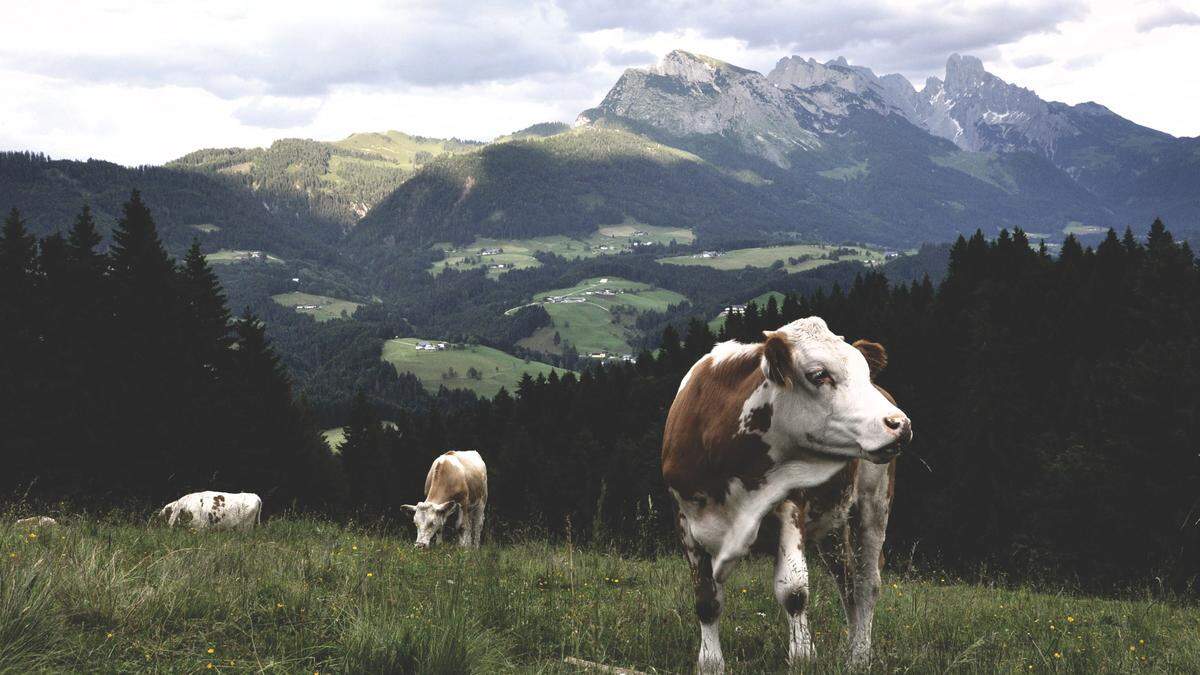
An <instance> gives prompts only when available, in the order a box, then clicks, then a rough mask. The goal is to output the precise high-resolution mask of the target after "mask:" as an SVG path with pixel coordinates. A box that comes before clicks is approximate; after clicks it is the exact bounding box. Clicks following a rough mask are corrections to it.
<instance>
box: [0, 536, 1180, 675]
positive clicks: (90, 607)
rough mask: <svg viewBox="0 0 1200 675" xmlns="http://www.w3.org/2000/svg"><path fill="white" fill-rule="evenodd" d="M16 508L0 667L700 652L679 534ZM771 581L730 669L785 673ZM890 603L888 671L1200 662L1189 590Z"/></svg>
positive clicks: (739, 618)
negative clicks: (677, 546)
mask: <svg viewBox="0 0 1200 675" xmlns="http://www.w3.org/2000/svg"><path fill="white" fill-rule="evenodd" d="M56 515H57V514H56ZM14 517H15V516H14ZM12 520H13V517H6V518H5V519H4V523H3V524H0V570H2V572H0V672H6V673H7V672H113V673H116V672H209V671H220V672H230V673H267V672H269V673H301V672H304V673H314V672H320V673H327V672H335V673H349V672H356V673H366V672H370V673H417V672H420V673H497V672H518V673H580V672H584V671H582V670H579V669H577V668H575V667H573V666H570V665H567V664H565V663H564V658H566V657H571V658H578V659H584V660H587V661H591V662H595V663H602V664H606V665H610V666H621V667H626V668H635V669H637V670H640V671H642V672H646V673H687V672H690V671H691V670H692V669H693V668H694V659H695V656H696V650H697V648H698V637H699V630H698V628H697V624H696V619H695V614H694V611H693V609H692V607H693V597H692V592H691V580H690V574H689V572H688V569H687V566H686V564H685V563H684V561H683V558H682V556H680V555H678V554H675V553H670V554H665V555H663V556H662V557H660V558H657V559H647V558H637V559H631V558H626V557H622V556H620V555H618V554H616V553H614V552H612V551H609V550H603V549H601V550H575V549H572V548H571V547H569V546H567V545H565V544H559V545H551V544H545V543H518V544H512V545H503V546H497V545H494V544H490V543H489V544H486V545H485V546H484V547H483V548H482V549H480V550H478V551H463V550H461V549H458V548H456V547H451V546H440V547H436V548H434V549H431V550H428V551H417V550H414V549H413V548H412V533H411V531H410V530H411V526H406V525H401V524H400V523H395V526H396V530H395V531H394V532H392V533H391V534H385V533H382V532H380V531H379V530H374V529H372V530H364V529H360V528H356V527H347V526H342V525H337V524H333V523H328V522H320V521H311V520H298V519H273V520H270V521H268V522H267V523H266V524H265V525H264V526H263V527H262V528H260V529H258V530H256V531H253V532H250V533H227V532H226V533H222V532H214V533H207V534H200V533H191V532H187V531H182V530H166V529H157V528H156V529H151V528H147V527H146V526H144V525H140V524H134V525H130V524H122V523H118V522H100V521H96V520H84V519H71V518H69V517H64V518H61V520H62V522H63V523H64V526H63V527H60V528H57V529H47V530H42V531H39V532H35V533H30V532H27V531H23V530H22V531H18V530H15V529H13V527H12V526H11V525H9V523H11V522H12ZM31 534H36V537H34V536H31ZM485 541H489V539H488V537H487V536H485ZM813 568H814V572H813V579H812V601H811V604H810V606H811V612H810V618H809V625H810V626H811V627H812V629H813V631H814V640H815V643H816V648H817V659H816V661H815V662H814V663H812V664H811V666H810V667H808V668H806V669H805V670H806V672H814V673H833V672H844V669H843V667H842V663H841V660H842V655H843V653H844V651H845V649H846V644H845V642H846V640H845V636H844V632H843V629H844V627H845V624H844V622H843V620H842V617H841V610H840V607H839V605H838V601H837V595H836V592H835V591H834V588H833V585H832V582H831V581H830V579H829V577H828V576H827V575H826V574H825V573H824V572H823V571H822V570H820V569H818V568H819V565H817V564H815V562H814V566H813ZM771 579H772V565H771V562H770V561H769V560H765V559H753V560H748V561H745V562H744V563H743V564H741V565H739V566H738V568H737V569H736V570H735V572H734V573H733V575H732V577H731V578H730V579H729V581H728V582H727V584H726V599H727V602H726V605H727V607H726V610H725V613H724V615H723V616H722V621H721V637H722V642H723V646H724V651H725V658H726V660H727V662H728V666H729V670H730V672H733V673H782V672H786V669H785V668H784V667H783V664H784V655H785V653H786V646H785V645H786V627H785V621H784V614H783V612H782V610H781V609H780V608H779V606H778V604H777V603H776V601H775V599H774V595H773V593H772V591H771ZM875 617H876V618H875V630H874V642H875V658H874V661H873V662H872V663H871V666H870V672H874V673H896V672H906V673H945V672H956V673H958V672H966V673H984V672H989V673H990V672H1009V673H1012V672H1022V673H1027V672H1031V671H1032V672H1046V671H1049V672H1056V673H1160V672H1169V673H1185V672H1196V671H1197V669H1200V610H1198V609H1197V608H1196V606H1195V605H1187V604H1181V603H1177V602H1173V601H1163V600H1154V599H1136V600H1106V599H1097V598H1090V597H1080V596H1074V595H1069V594H1063V593H1053V594H1047V593H1037V592H1033V591H1031V590H1028V589H1024V588H1013V589H1009V588H996V587H987V586H980V585H971V584H966V583H962V582H957V581H955V580H953V579H946V578H942V577H940V576H933V577H924V578H919V577H914V576H907V575H904V574H897V573H895V572H887V573H885V575H884V591H883V594H882V596H881V598H880V601H879V605H878V608H877V611H876V615H875Z"/></svg>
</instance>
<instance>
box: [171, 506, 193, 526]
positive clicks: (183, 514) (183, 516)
mask: <svg viewBox="0 0 1200 675" xmlns="http://www.w3.org/2000/svg"><path fill="white" fill-rule="evenodd" d="M190 522H192V512H191V511H189V510H187V509H179V515H178V516H175V524H176V525H187V524H188V523H190Z"/></svg>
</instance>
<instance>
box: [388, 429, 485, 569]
mask: <svg viewBox="0 0 1200 675" xmlns="http://www.w3.org/2000/svg"><path fill="white" fill-rule="evenodd" d="M487 498H488V488H487V465H485V464H484V463H483V458H482V457H480V456H479V453H478V452H475V451H474V450H468V451H466V452H458V451H455V450H451V451H449V452H447V453H445V454H444V455H442V456H440V457H438V458H437V459H435V460H433V465H432V466H431V467H429V474H428V475H427V476H425V500H424V501H422V502H420V503H419V504H405V505H404V506H402V507H400V508H401V509H403V510H405V511H407V512H409V513H411V514H412V517H413V522H414V523H415V524H416V526H417V541H416V543H415V544H414V545H415V546H416V547H417V548H429V546H430V545H431V544H433V543H435V542H437V541H438V540H439V539H440V538H441V536H442V528H443V527H445V526H446V525H447V524H452V528H453V530H454V531H455V532H456V533H457V534H458V543H459V545H460V546H463V547H466V548H478V547H479V540H480V537H481V536H482V535H483V512H484V509H485V508H487Z"/></svg>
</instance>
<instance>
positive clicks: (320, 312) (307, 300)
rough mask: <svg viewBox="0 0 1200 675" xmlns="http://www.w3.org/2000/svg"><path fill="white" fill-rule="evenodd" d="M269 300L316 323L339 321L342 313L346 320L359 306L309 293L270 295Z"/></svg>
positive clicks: (355, 303)
mask: <svg viewBox="0 0 1200 675" xmlns="http://www.w3.org/2000/svg"><path fill="white" fill-rule="evenodd" d="M271 299H272V300H274V301H275V302H277V303H279V304H281V305H283V306H284V307H292V308H295V310H296V311H297V312H300V313H301V314H308V315H309V316H311V317H313V318H315V319H316V320H317V321H332V320H333V319H341V318H342V313H343V312H345V314H346V318H350V317H352V316H354V311H355V310H357V309H358V308H359V307H360V306H361V305H360V304H359V303H357V302H350V301H349V300H342V299H340V298H331V297H329V296H327V295H312V294H311V293H299V292H295V293H280V294H279V295H272V296H271ZM312 305H316V308H315V309H309V307H311V306H312ZM301 307H304V309H301Z"/></svg>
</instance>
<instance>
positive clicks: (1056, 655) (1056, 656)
mask: <svg viewBox="0 0 1200 675" xmlns="http://www.w3.org/2000/svg"><path fill="white" fill-rule="evenodd" d="M1054 658H1056V659H1061V658H1062V652H1054Z"/></svg>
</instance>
